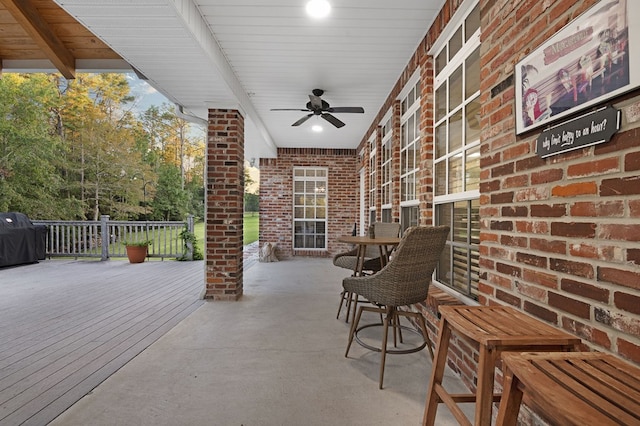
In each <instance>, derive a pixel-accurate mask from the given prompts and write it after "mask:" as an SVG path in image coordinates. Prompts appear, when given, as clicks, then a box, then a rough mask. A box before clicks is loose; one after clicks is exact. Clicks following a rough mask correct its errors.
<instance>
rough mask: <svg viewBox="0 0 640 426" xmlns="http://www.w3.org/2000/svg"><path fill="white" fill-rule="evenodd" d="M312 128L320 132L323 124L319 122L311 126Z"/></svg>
mask: <svg viewBox="0 0 640 426" xmlns="http://www.w3.org/2000/svg"><path fill="white" fill-rule="evenodd" d="M311 130H313V131H314V132H316V133H320V132H321V131H322V126H321V125H319V124H314V125H313V126H312V127H311Z"/></svg>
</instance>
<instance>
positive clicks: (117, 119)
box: [60, 74, 146, 220]
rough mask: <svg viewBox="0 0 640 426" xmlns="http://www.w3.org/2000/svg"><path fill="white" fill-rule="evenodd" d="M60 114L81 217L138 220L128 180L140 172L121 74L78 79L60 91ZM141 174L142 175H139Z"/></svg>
mask: <svg viewBox="0 0 640 426" xmlns="http://www.w3.org/2000/svg"><path fill="white" fill-rule="evenodd" d="M61 95H62V96H63V99H64V101H65V104H64V107H63V108H62V110H61V111H60V117H61V120H62V127H63V135H64V140H65V142H66V143H67V144H68V145H67V146H68V150H69V160H70V162H71V164H72V167H71V168H70V169H69V170H68V171H67V176H68V182H69V184H70V185H69V189H70V191H72V193H74V194H76V196H78V197H79V198H80V199H81V200H82V201H83V203H84V204H85V206H86V207H85V208H86V216H87V217H91V218H92V219H93V220H98V218H99V216H100V215H101V214H110V215H112V216H113V217H114V218H118V219H127V218H129V217H130V216H131V215H139V214H141V213H142V208H141V206H140V205H139V201H138V200H139V197H133V198H134V199H133V201H134V203H133V204H132V203H131V201H132V197H131V195H132V194H140V191H139V190H137V189H136V188H135V186H134V185H136V184H134V183H133V182H132V181H131V179H130V177H131V176H133V175H134V174H135V173H136V172H139V171H140V170H141V168H142V167H141V165H142V164H143V162H142V153H141V152H140V150H139V146H138V140H137V139H136V134H137V133H136V131H137V126H136V121H135V117H134V116H133V115H132V114H131V112H130V111H129V110H127V109H126V105H127V103H129V102H130V101H131V100H132V98H131V96H130V94H129V85H128V83H127V81H126V78H125V77H124V76H123V75H121V74H79V75H78V76H77V78H76V80H75V81H71V82H69V83H68V84H67V85H66V86H63V87H62V88H61ZM145 172H146V170H142V173H145Z"/></svg>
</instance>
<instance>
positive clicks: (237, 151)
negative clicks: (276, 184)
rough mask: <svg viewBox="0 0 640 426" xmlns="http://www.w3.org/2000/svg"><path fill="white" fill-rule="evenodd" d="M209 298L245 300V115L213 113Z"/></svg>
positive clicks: (208, 192)
mask: <svg viewBox="0 0 640 426" xmlns="http://www.w3.org/2000/svg"><path fill="white" fill-rule="evenodd" d="M205 205H206V213H205V218H206V225H205V226H206V228H205V238H206V243H205V246H206V254H205V264H206V276H205V283H206V288H205V293H204V298H205V299H214V300H238V299H239V298H240V296H242V284H243V283H242V268H243V260H242V240H243V236H242V230H243V216H242V213H243V210H244V117H243V116H242V115H241V114H240V112H239V111H237V110H231V109H210V110H209V125H208V129H207V170H206V204H205Z"/></svg>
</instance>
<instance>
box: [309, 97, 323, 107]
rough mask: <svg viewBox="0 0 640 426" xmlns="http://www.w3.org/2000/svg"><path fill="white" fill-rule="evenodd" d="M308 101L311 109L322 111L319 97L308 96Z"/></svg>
mask: <svg viewBox="0 0 640 426" xmlns="http://www.w3.org/2000/svg"><path fill="white" fill-rule="evenodd" d="M309 100H310V101H311V106H312V107H313V108H312V109H322V99H320V96H316V95H309Z"/></svg>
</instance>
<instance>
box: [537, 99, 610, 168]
mask: <svg viewBox="0 0 640 426" xmlns="http://www.w3.org/2000/svg"><path fill="white" fill-rule="evenodd" d="M620 121H621V114H620V110H618V109H616V108H613V107H610V106H608V107H604V108H600V109H598V110H596V111H593V112H590V113H589V114H585V115H582V116H580V117H577V118H575V119H573V120H570V121H566V122H564V123H562V124H558V125H557V126H553V127H550V128H549V129H547V130H545V131H544V132H542V133H541V134H540V136H538V139H536V154H538V156H539V157H541V158H545V157H549V156H551V155H556V154H560V153H563V152H567V151H572V150H574V149H578V148H584V147H587V146H591V145H597V144H599V143H603V142H609V141H610V140H611V137H612V136H613V135H615V134H616V132H617V131H618V130H620Z"/></svg>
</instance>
